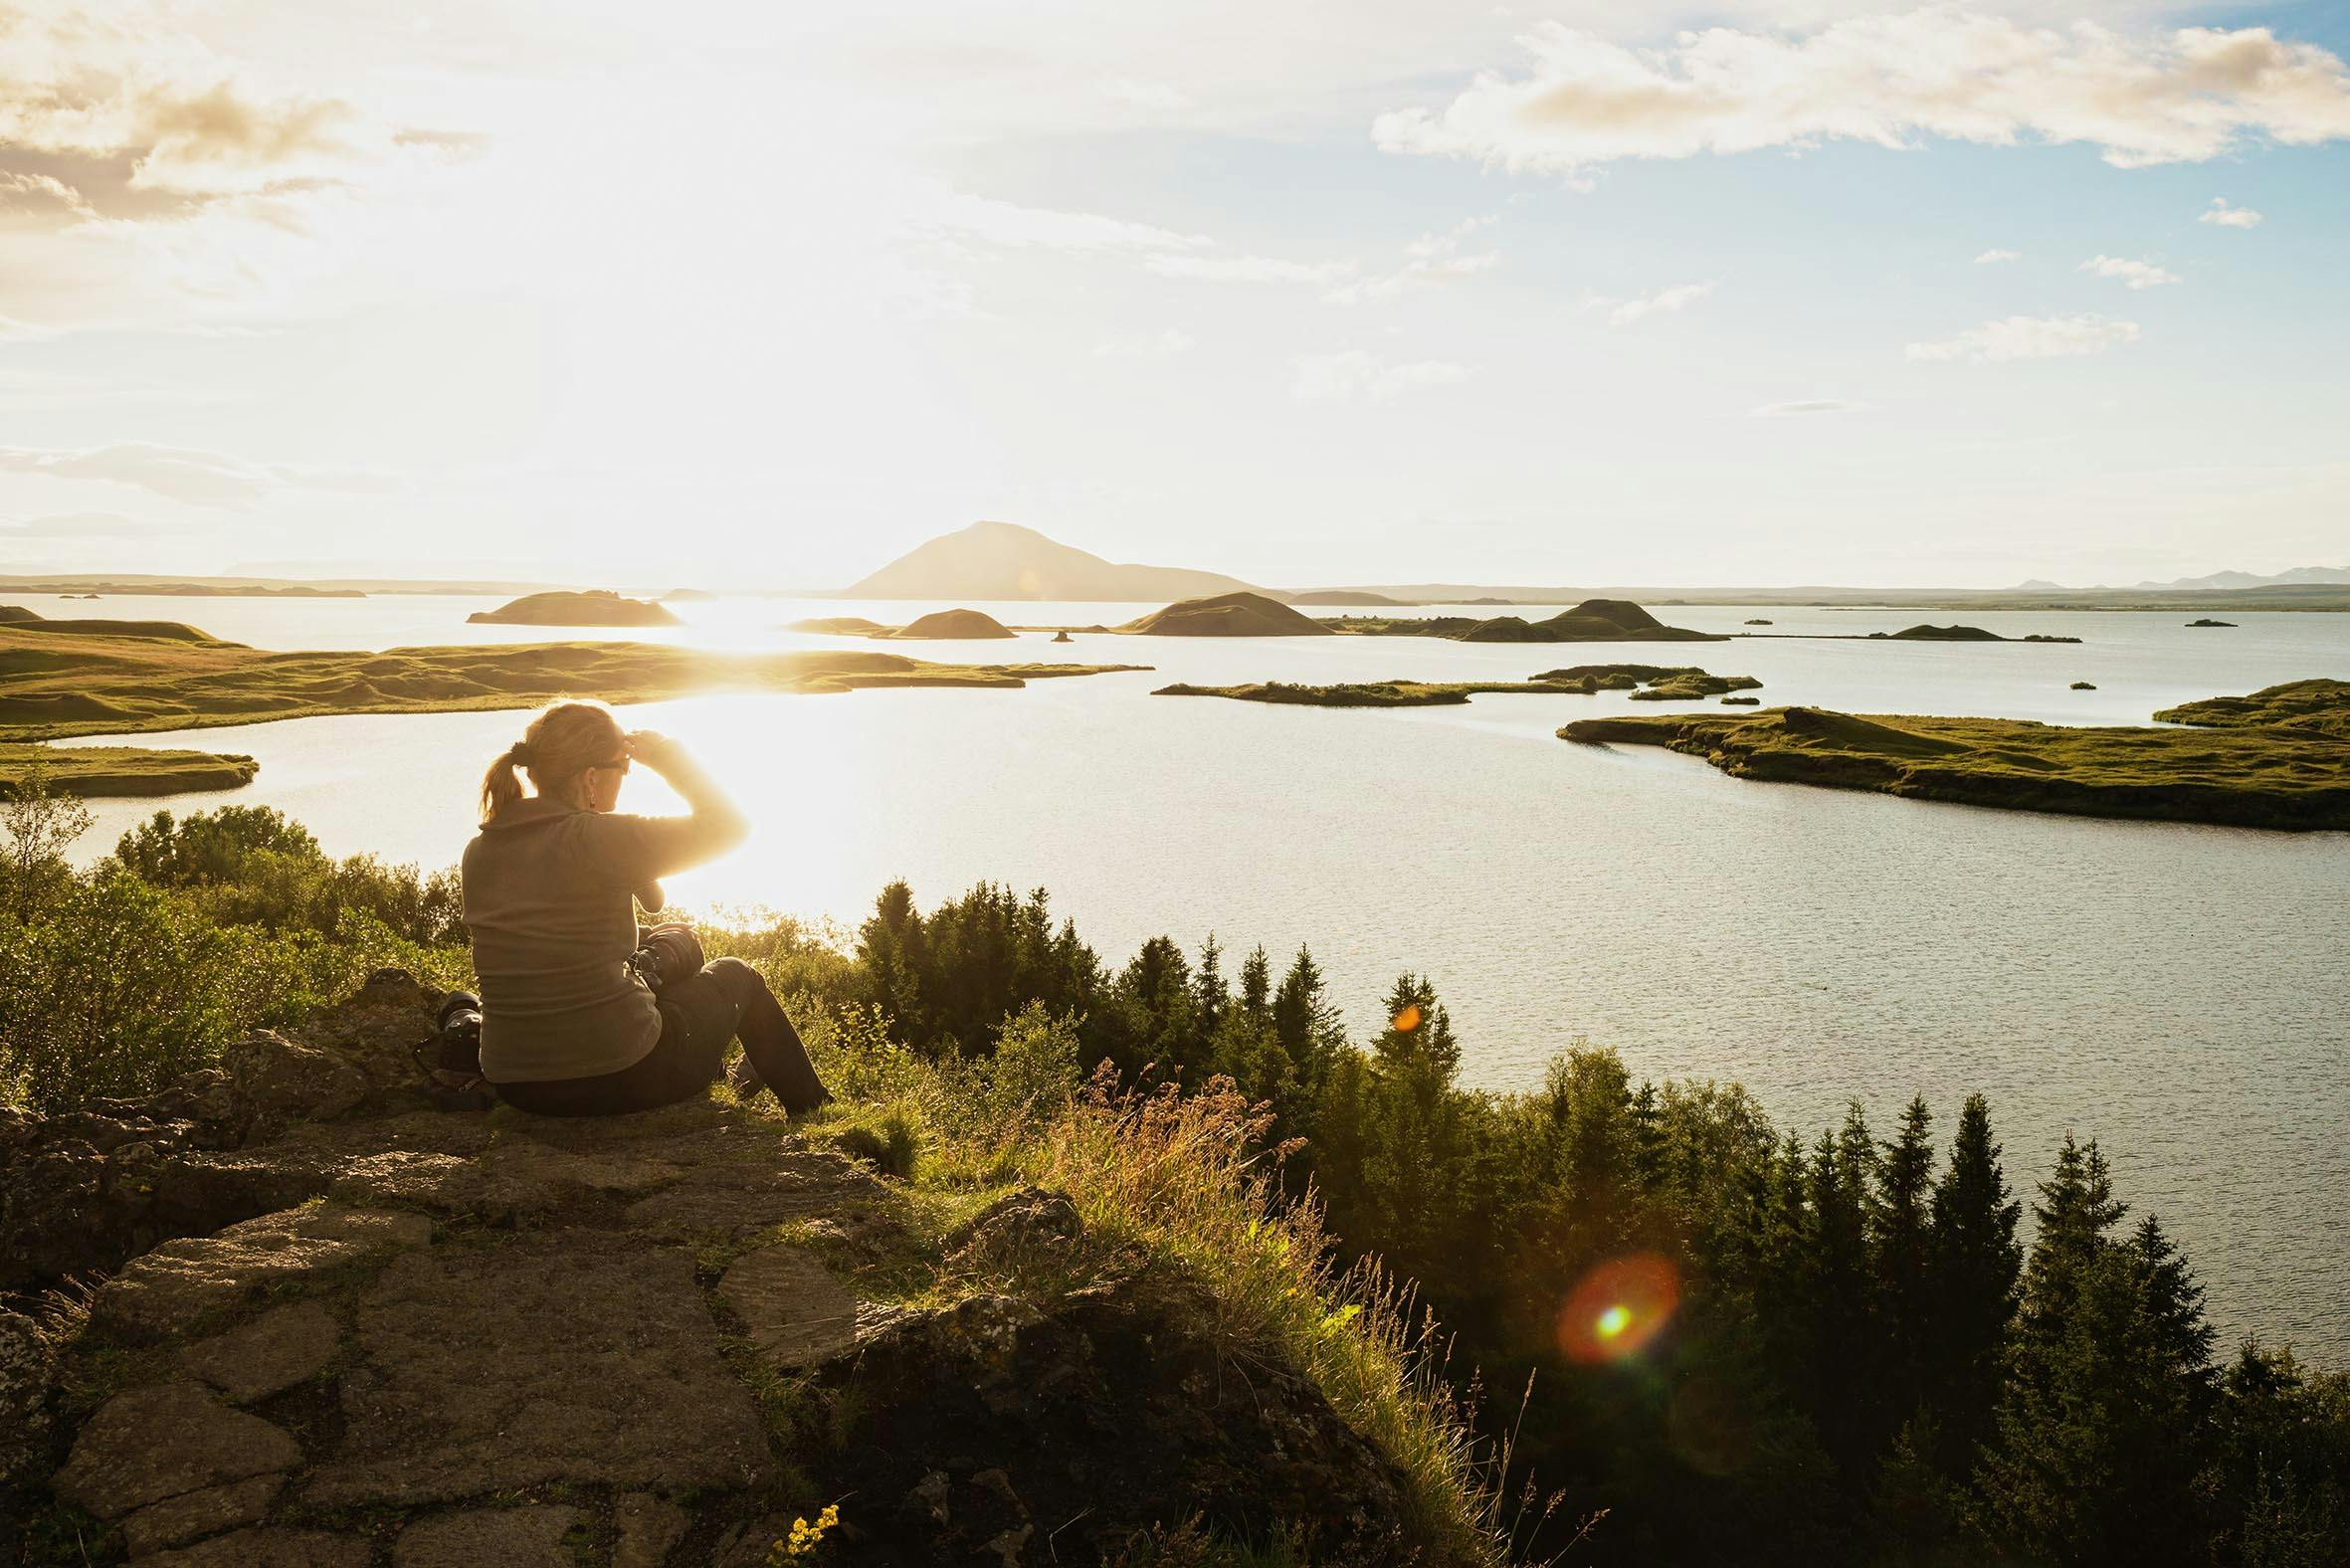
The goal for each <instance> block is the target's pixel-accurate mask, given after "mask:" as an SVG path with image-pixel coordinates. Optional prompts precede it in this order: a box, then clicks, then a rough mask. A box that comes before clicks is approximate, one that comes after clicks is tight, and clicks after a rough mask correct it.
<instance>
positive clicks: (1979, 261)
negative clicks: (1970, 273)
mask: <svg viewBox="0 0 2350 1568" xmlns="http://www.w3.org/2000/svg"><path fill="white" fill-rule="evenodd" d="M2023 259H2024V253H2023V252H2022V251H1985V252H1984V253H1983V254H1982V255H1980V256H1978V257H1976V258H1975V265H1976V266H1977V267H1997V266H1998V265H1999V264H2000V263H2002V262H2020V261H2022V260H2023Z"/></svg>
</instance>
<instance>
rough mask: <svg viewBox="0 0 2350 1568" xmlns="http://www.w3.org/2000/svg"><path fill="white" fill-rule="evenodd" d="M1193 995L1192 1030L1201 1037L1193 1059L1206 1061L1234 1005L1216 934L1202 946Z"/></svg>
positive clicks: (1192, 984)
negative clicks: (1226, 1012) (1225, 976)
mask: <svg viewBox="0 0 2350 1568" xmlns="http://www.w3.org/2000/svg"><path fill="white" fill-rule="evenodd" d="M1191 996H1192V1027H1193V1029H1194V1030H1195V1031H1196V1032H1197V1033H1198V1036H1199V1041H1198V1045H1197V1047H1196V1048H1195V1050H1194V1052H1193V1059H1194V1060H1195V1061H1200V1062H1206V1061H1209V1060H1211V1058H1212V1057H1213V1055H1214V1051H1215V1045H1214V1042H1215V1040H1216V1036H1217V1033H1218V1031H1220V1030H1221V1029H1222V1028H1223V1027H1224V1014H1225V1010H1226V1009H1227V1008H1229V1007H1230V1006H1231V1005H1232V992H1231V991H1230V990H1228V989H1227V988H1226V986H1225V983H1224V946H1223V944H1222V943H1220V942H1218V941H1217V940H1216V933H1215V932H1214V931H1210V932H1209V933H1208V939H1207V940H1206V941H1204V942H1202V943H1200V961H1199V966H1198V967H1197V968H1195V969H1194V970H1193V971H1192V976H1191Z"/></svg>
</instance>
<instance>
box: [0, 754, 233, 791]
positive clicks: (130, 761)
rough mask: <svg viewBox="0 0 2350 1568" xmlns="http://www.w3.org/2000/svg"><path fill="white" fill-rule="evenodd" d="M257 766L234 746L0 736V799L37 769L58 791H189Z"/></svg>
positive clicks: (217, 785)
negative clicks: (189, 747)
mask: <svg viewBox="0 0 2350 1568" xmlns="http://www.w3.org/2000/svg"><path fill="white" fill-rule="evenodd" d="M260 770H261V764H260V763H258V762H256V761H254V760H253V758H251V757H248V756H243V755H240V754H238V753H236V752H220V751H155V750H150V749H148V748H146V747H143V746H32V745H25V744H22V743H20V742H14V741H0V800H4V799H6V798H8V797H9V796H11V795H13V794H14V793H15V792H16V789H17V785H18V781H19V780H21V779H23V778H25V777H27V776H28V775H30V774H33V773H35V772H39V773H40V774H41V776H42V779H43V782H44V783H46V784H47V786H48V787H49V788H50V789H52V790H55V791H56V792H57V793H59V794H61V795H104V796H113V797H121V796H136V795H192V794H195V793H196V792H198V791H200V790H216V789H235V788H237V787H238V786H239V785H243V784H250V783H252V782H253V776H254V774H256V773H257V772H259V771H260Z"/></svg>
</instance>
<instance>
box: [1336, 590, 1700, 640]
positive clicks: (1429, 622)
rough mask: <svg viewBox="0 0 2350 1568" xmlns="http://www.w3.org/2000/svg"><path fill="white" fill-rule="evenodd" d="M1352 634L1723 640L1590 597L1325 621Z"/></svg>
mask: <svg viewBox="0 0 2350 1568" xmlns="http://www.w3.org/2000/svg"><path fill="white" fill-rule="evenodd" d="M1326 624H1327V625H1328V627H1329V629H1330V630H1331V631H1333V632H1342V633H1345V634H1347V635H1349V636H1353V637H1442V638H1446V639H1448V640H1450V641H1452V642H1456V643H1719V642H1725V641H1727V640H1728V639H1727V636H1726V634H1724V633H1719V632H1694V631H1691V630H1689V629H1688V628H1687V627H1682V626H1666V625H1665V623H1664V622H1662V621H1660V620H1658V619H1657V618H1656V617H1655V616H1653V615H1651V614H1649V612H1648V611H1646V610H1644V609H1642V608H1641V607H1640V606H1639V605H1637V604H1634V603H1633V602H1632V601H1631V600H1629V599H1586V600H1584V601H1583V602H1582V603H1581V604H1578V605H1576V606H1575V607H1574V608H1573V609H1570V610H1561V611H1560V612H1559V613H1558V614H1556V615H1554V616H1550V617H1549V618H1547V619H1545V620H1540V621H1528V620H1526V619H1525V618H1524V617H1522V616H1515V615H1499V616H1493V617H1491V618H1489V619H1484V620H1480V619H1478V618H1476V617H1474V616H1467V615H1439V616H1427V617H1405V616H1371V615H1350V616H1340V617H1339V618H1338V619H1336V620H1334V621H1330V622H1328V623H1326Z"/></svg>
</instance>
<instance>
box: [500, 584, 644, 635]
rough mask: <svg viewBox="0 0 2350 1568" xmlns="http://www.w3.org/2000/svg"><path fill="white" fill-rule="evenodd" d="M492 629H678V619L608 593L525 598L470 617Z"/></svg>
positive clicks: (550, 594)
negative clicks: (517, 627)
mask: <svg viewBox="0 0 2350 1568" xmlns="http://www.w3.org/2000/svg"><path fill="white" fill-rule="evenodd" d="M466 619H467V620H468V621H478V622H481V623H482V624H484V625H488V626H676V625H677V624H678V618H677V617H676V616H675V615H673V614H671V613H670V612H669V610H668V609H667V608H665V607H664V606H662V605H658V604H655V603H653V602H652V601H650V600H647V599H623V598H622V597H621V596H620V595H618V594H616V593H611V592H608V591H606V590H604V589H601V588H598V589H591V590H590V591H588V592H585V593H534V594H525V595H524V596H523V597H521V598H519V599H516V600H515V601H514V602H513V603H511V604H505V605H499V606H498V607H497V608H496V609H494V610H477V611H475V612H474V613H473V614H472V615H469V616H467V617H466Z"/></svg>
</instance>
